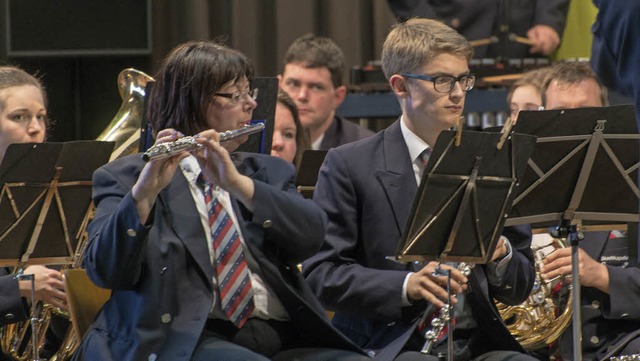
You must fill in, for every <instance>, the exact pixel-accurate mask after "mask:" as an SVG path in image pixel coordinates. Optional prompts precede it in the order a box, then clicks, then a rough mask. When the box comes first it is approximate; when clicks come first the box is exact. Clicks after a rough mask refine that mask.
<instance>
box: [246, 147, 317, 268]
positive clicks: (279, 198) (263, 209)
mask: <svg viewBox="0 0 640 361" xmlns="http://www.w3.org/2000/svg"><path fill="white" fill-rule="evenodd" d="M258 162H259V163H258V164H257V165H256V166H255V167H258V169H260V171H259V172H258V173H259V174H258V175H255V176H253V177H252V179H253V182H254V186H255V192H254V196H253V202H254V204H255V208H254V211H253V213H252V214H250V213H248V212H246V211H245V212H242V213H243V216H244V218H245V220H247V221H250V222H252V223H253V224H255V225H257V226H259V227H261V228H262V229H264V232H265V236H266V238H267V239H268V240H270V241H272V242H273V243H274V244H275V246H276V247H277V248H278V249H280V250H284V254H285V259H286V260H287V262H288V263H290V264H298V263H301V262H302V261H304V260H305V259H307V258H309V257H311V256H312V255H314V254H315V253H316V252H317V251H318V249H319V248H320V245H321V244H322V241H323V240H324V235H325V229H326V224H327V217H326V215H325V214H324V212H322V210H321V209H320V207H318V205H316V204H315V203H314V202H313V201H312V200H310V199H305V198H304V197H302V195H301V194H300V193H299V192H298V191H297V190H296V187H295V182H294V178H295V168H294V167H293V165H292V164H290V163H288V162H285V161H283V160H282V159H279V158H272V157H264V158H263V157H261V158H259V160H258ZM252 168H253V167H252ZM241 169H242V168H241ZM261 171H263V172H265V173H266V174H263V175H261V174H260V172H261Z"/></svg>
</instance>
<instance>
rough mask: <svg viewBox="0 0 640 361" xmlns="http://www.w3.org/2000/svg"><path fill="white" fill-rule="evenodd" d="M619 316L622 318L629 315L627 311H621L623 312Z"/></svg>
mask: <svg viewBox="0 0 640 361" xmlns="http://www.w3.org/2000/svg"><path fill="white" fill-rule="evenodd" d="M620 317H622V318H625V317H629V314H628V313H623V314H621V315H620Z"/></svg>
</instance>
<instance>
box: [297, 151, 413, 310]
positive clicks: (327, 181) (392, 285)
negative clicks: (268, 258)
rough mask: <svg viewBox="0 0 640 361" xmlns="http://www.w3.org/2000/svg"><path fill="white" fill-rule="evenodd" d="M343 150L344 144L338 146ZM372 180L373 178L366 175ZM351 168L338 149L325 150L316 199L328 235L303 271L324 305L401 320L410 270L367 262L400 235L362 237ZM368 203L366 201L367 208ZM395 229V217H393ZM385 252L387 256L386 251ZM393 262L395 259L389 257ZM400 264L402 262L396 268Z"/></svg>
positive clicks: (362, 224) (380, 256)
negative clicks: (404, 291) (366, 264)
mask: <svg viewBox="0 0 640 361" xmlns="http://www.w3.org/2000/svg"><path fill="white" fill-rule="evenodd" d="M338 149H340V148H338ZM366 181H368V182H374V181H375V180H373V179H371V178H367V180H366ZM353 182H354V180H353V177H352V175H351V174H350V167H349V165H348V164H346V162H345V160H344V158H343V157H341V153H339V152H336V149H333V150H330V151H329V152H328V153H327V157H326V158H325V162H324V164H323V166H322V168H321V170H320V174H319V178H318V183H317V188H316V191H315V193H314V198H313V199H314V201H316V202H317V203H318V204H319V205H320V207H321V208H322V209H323V210H324V211H325V212H326V213H327V215H328V217H329V225H328V227H327V236H326V238H325V242H324V243H323V245H322V247H321V249H320V251H319V252H318V254H316V255H315V256H314V257H312V258H311V259H309V260H307V261H306V262H305V263H303V267H302V269H303V273H304V275H305V277H306V279H307V281H308V283H309V285H310V286H311V288H312V289H313V291H314V293H315V294H316V296H318V297H319V298H320V300H321V301H322V303H323V305H324V306H325V307H326V308H328V309H330V310H333V311H339V312H345V313H351V314H358V315H361V316H363V317H368V318H373V319H381V320H400V319H401V318H402V315H403V309H402V303H401V302H402V285H403V282H404V279H405V277H406V276H407V274H408V271H407V270H401V269H391V267H392V266H389V267H385V266H383V265H380V268H373V267H366V266H364V265H363V263H366V262H367V260H369V261H372V260H373V259H383V260H384V259H385V255H389V254H392V253H391V252H389V253H388V254H385V251H384V250H381V248H380V247H381V246H382V245H381V242H385V243H387V244H393V243H394V242H397V241H398V239H386V238H385V237H383V236H380V237H379V238H385V239H384V240H381V239H373V237H372V238H369V239H363V237H362V231H361V228H364V227H367V222H371V220H365V219H362V217H363V216H362V213H361V212H359V207H363V205H362V204H361V198H359V197H363V195H359V194H357V192H356V190H355V188H354V183H353ZM369 205H370V204H368V205H365V207H368V206H369ZM389 222H390V223H389V226H390V227H392V226H393V225H392V222H393V221H392V220H389ZM383 254H384V255H383ZM386 262H388V263H394V262H392V261H386ZM396 267H398V268H400V266H396Z"/></svg>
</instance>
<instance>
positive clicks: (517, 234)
mask: <svg viewBox="0 0 640 361" xmlns="http://www.w3.org/2000/svg"><path fill="white" fill-rule="evenodd" d="M502 235H504V236H505V237H507V239H508V240H509V243H510V244H511V251H512V252H513V254H512V256H511V260H509V263H508V264H507V271H506V274H505V278H504V280H503V282H502V284H500V285H492V284H491V283H489V287H490V293H491V295H492V296H493V297H494V298H496V299H497V300H499V301H500V302H502V303H504V304H507V305H517V304H520V303H522V302H524V301H525V300H526V299H527V298H528V297H529V294H530V293H531V289H532V288H533V283H534V281H535V267H534V261H533V251H532V250H531V227H529V226H528V225H521V226H513V227H505V228H504V230H503V232H502Z"/></svg>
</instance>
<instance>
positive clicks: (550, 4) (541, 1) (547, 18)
mask: <svg viewBox="0 0 640 361" xmlns="http://www.w3.org/2000/svg"><path fill="white" fill-rule="evenodd" d="M569 1H570V0H537V1H536V10H535V17H534V19H533V25H548V26H550V27H552V28H553V29H555V31H557V32H558V35H559V36H560V38H562V33H563V32H564V27H565V25H566V24H567V12H568V10H569Z"/></svg>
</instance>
